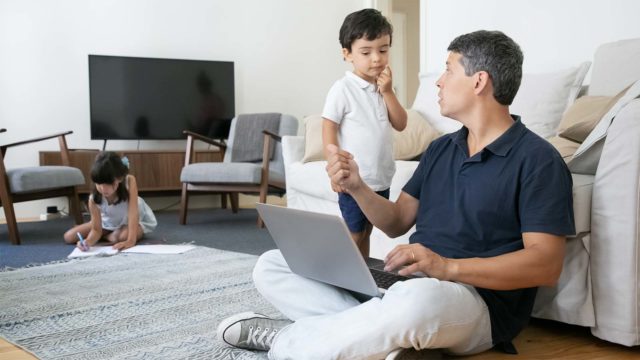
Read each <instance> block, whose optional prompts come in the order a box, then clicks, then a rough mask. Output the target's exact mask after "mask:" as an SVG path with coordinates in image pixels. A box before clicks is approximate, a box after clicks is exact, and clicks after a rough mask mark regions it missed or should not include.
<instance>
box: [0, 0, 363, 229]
mask: <svg viewBox="0 0 640 360" xmlns="http://www.w3.org/2000/svg"><path fill="white" fill-rule="evenodd" d="M363 5H364V2H363V1H362V0H328V1H314V0H268V1H264V0H241V1H229V0H135V1H131V0H109V1H105V0H57V1H49V0H2V1H0V127H4V128H7V129H8V131H7V132H6V133H4V134H0V143H8V142H12V141H17V140H22V139H25V138H29V137H35V136H40V135H45V134H49V133H54V132H58V131H63V130H73V131H74V134H72V135H71V136H70V137H69V138H68V143H69V146H70V147H73V148H100V147H101V146H102V142H101V141H91V140H90V133H89V92H88V68H87V54H103V55H125V56H144V57H165V58H179V59H199V60H225V61H234V62H235V71H236V75H235V76H236V90H235V93H236V112H237V113H247V112H263V111H277V112H284V113H290V114H293V115H295V116H296V117H298V118H299V119H302V118H303V117H304V116H306V115H309V114H313V113H318V112H320V111H321V110H322V105H323V103H324V99H325V96H326V92H327V91H328V89H329V87H330V86H331V84H332V83H333V82H334V81H335V80H336V79H338V78H339V77H341V76H342V74H343V71H344V70H345V69H348V67H347V66H346V64H345V63H344V62H343V61H342V56H341V55H340V45H339V42H338V30H339V28H340V25H341V23H342V20H343V19H344V17H345V16H346V15H347V14H348V13H350V12H352V11H355V10H358V9H360V8H362V7H363ZM56 147H57V142H56V141H49V142H44V143H38V144H35V145H33V146H24V147H20V148H19V150H18V151H13V150H14V149H10V150H9V152H8V154H7V159H6V162H7V164H8V166H9V167H12V166H18V165H21V166H27V165H37V164H38V151H39V150H53V149H56ZM137 147H138V143H137V142H135V141H110V142H109V143H108V149H136V148H137ZM140 148H141V149H149V148H173V149H183V148H184V145H183V142H181V141H173V142H166V141H165V142H151V141H143V142H142V143H141V144H140ZM47 203H51V201H47ZM57 204H58V205H59V206H66V205H62V204H64V202H58V203H57ZM44 206H45V205H44V203H42V202H30V203H22V204H18V205H17V207H16V210H17V213H18V217H29V216H37V214H39V213H42V212H43V209H44ZM2 216H3V214H2V212H1V211H0V217H2Z"/></svg>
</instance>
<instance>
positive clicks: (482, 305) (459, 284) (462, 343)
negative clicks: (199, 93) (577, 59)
mask: <svg viewBox="0 0 640 360" xmlns="http://www.w3.org/2000/svg"><path fill="white" fill-rule="evenodd" d="M448 50H449V55H448V58H447V62H446V65H447V66H446V71H445V72H444V74H443V75H442V76H441V77H440V79H439V80H438V81H437V83H436V85H437V86H438V87H439V88H440V92H439V98H440V100H439V105H440V109H441V113H442V114H443V115H445V116H448V117H450V118H453V119H456V120H458V121H460V122H461V123H462V124H463V125H464V127H463V128H462V129H460V130H459V131H458V132H455V133H452V134H447V135H444V136H442V137H441V138H439V139H437V140H435V141H434V142H433V143H431V144H430V146H429V147H428V149H427V150H426V151H425V153H424V154H423V156H422V158H421V160H420V164H419V165H418V168H417V169H416V171H415V173H414V175H413V176H412V178H411V179H410V180H409V182H408V183H407V184H406V185H405V187H404V188H403V192H402V193H401V195H400V197H399V198H398V200H397V201H396V202H395V203H394V202H390V201H388V200H386V199H383V198H382V197H380V196H377V195H376V194H375V193H374V192H373V191H372V190H371V189H369V188H368V187H367V186H366V185H365V184H364V183H363V181H362V179H361V178H360V176H359V174H358V167H357V164H356V163H355V161H354V160H353V159H352V157H351V155H350V154H349V153H347V152H345V151H343V150H340V149H338V148H336V147H335V146H333V147H331V148H330V149H329V151H330V152H331V156H330V158H329V161H328V165H327V172H328V173H329V176H330V178H331V181H332V182H333V185H334V186H337V187H339V188H340V189H341V190H342V191H345V192H348V193H349V194H350V195H351V196H353V198H354V199H355V200H356V201H357V203H358V205H359V206H360V207H361V208H362V210H363V212H364V213H365V215H366V216H367V218H368V219H369V220H370V221H371V223H373V224H374V225H375V226H376V227H378V228H380V229H381V230H382V231H384V232H385V233H387V234H388V235H389V236H398V235H400V234H403V233H405V232H406V231H408V230H409V229H410V228H411V227H412V225H413V224H416V232H415V233H414V234H412V236H411V238H410V244H408V245H399V246H397V247H396V248H394V249H393V250H392V251H391V252H390V253H389V254H388V255H387V257H386V259H385V263H386V269H387V270H392V269H397V268H400V267H402V266H404V265H406V267H405V268H403V269H402V270H400V274H405V275H406V274H410V273H414V272H422V273H424V274H426V276H427V277H424V278H419V279H412V280H408V281H404V282H399V283H396V284H394V285H393V286H392V287H390V288H389V289H388V290H387V292H386V293H385V296H384V297H383V298H382V299H378V298H374V299H371V300H369V301H366V302H363V303H360V302H359V301H358V300H356V299H355V298H354V297H353V296H352V295H351V294H350V293H349V292H347V291H344V290H342V289H338V288H335V287H333V286H330V285H327V284H323V283H319V282H317V281H313V280H309V279H305V278H302V277H300V276H297V275H295V274H293V273H291V271H290V270H289V268H288V267H287V265H286V262H285V261H284V259H283V258H282V255H281V254H280V253H279V252H278V251H271V252H267V253H265V254H263V255H262V256H261V257H260V259H259V261H258V263H257V264H256V268H255V269H254V281H255V283H256V287H257V288H258V290H259V291H260V292H261V293H262V294H263V296H264V297H265V298H266V299H267V300H269V301H270V302H271V303H272V304H274V306H275V307H276V308H278V309H279V310H280V311H281V312H282V313H283V314H284V315H285V316H287V317H288V318H289V319H291V320H292V321H294V322H291V321H288V320H271V319H267V318H265V317H263V316H261V315H257V314H253V313H245V314H241V315H239V316H236V317H232V318H229V319H227V320H225V321H223V323H222V324H221V325H220V327H219V328H218V336H219V337H220V338H221V339H223V340H224V341H226V342H227V343H230V344H231V345H234V346H239V347H245V348H253V349H256V348H258V349H263V350H269V349H270V352H269V356H270V358H272V359H281V358H282V359H284V358H292V359H306V358H317V359H337V358H354V359H356V358H357V359H379V358H384V357H385V356H386V355H387V354H388V353H390V352H391V351H393V350H394V349H398V348H415V349H426V348H441V349H444V351H446V352H448V353H451V354H458V355H464V354H473V353H478V352H481V351H485V350H487V349H490V348H491V347H493V346H496V347H498V348H500V349H502V350H504V351H507V352H515V349H514V348H513V346H512V345H511V340H512V339H513V338H514V337H515V336H516V335H517V334H518V333H519V332H520V330H522V328H523V327H524V326H525V325H526V323H527V322H528V320H529V317H530V314H531V310H532V308H533V302H534V299H535V294H536V287H537V286H543V285H554V284H555V283H556V281H557V279H558V277H559V276H560V272H561V270H562V263H563V257H564V244H565V235H568V234H573V233H574V231H575V230H574V221H573V204H572V181H571V175H570V173H569V170H568V169H567V167H566V166H565V163H564V161H563V160H562V159H561V157H560V155H559V154H558V153H557V151H555V149H553V148H552V147H551V145H550V144H549V143H548V142H546V141H545V140H544V139H542V138H540V137H538V136H537V135H535V134H533V133H532V132H531V131H529V130H527V129H526V127H525V126H524V125H523V124H522V123H521V122H520V118H519V117H518V116H515V115H510V114H509V108H508V106H509V105H510V104H511V102H512V101H513V98H514V97H515V95H516V93H517V90H518V88H519V86H520V80H521V77H522V61H523V56H522V52H521V51H520V48H519V46H518V45H517V44H516V43H515V42H514V41H513V40H512V39H511V38H509V37H508V36H506V35H504V34H503V33H501V32H498V31H477V32H473V33H470V34H465V35H462V36H459V37H458V38H456V39H454V40H453V42H452V43H451V44H450V45H449V48H448Z"/></svg>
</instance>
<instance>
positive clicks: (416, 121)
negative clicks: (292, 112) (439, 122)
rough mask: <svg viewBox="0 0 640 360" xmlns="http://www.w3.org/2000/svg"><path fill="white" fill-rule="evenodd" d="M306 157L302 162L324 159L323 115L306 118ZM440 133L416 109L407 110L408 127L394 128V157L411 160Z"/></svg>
mask: <svg viewBox="0 0 640 360" xmlns="http://www.w3.org/2000/svg"><path fill="white" fill-rule="evenodd" d="M304 129H305V130H304V136H305V146H304V157H303V158H302V162H309V161H320V160H324V152H323V150H322V116H320V115H311V116H307V117H306V118H305V119H304ZM438 136H440V133H439V132H438V131H437V130H436V129H434V128H433V127H432V126H431V125H430V124H429V122H427V121H426V120H425V119H424V118H423V117H422V115H420V113H418V112H417V111H416V110H413V109H410V110H407V127H406V128H405V129H404V130H403V131H396V130H393V157H394V159H396V160H409V159H413V158H415V157H416V156H418V155H420V154H422V153H423V152H424V151H425V149H426V148H427V146H429V144H430V143H431V141H433V140H434V139H435V138H437V137H438Z"/></svg>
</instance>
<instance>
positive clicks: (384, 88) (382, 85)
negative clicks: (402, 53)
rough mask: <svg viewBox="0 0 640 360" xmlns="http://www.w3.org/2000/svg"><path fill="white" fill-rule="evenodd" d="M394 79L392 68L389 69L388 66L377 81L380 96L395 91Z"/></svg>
mask: <svg viewBox="0 0 640 360" xmlns="http://www.w3.org/2000/svg"><path fill="white" fill-rule="evenodd" d="M392 79H393V76H392V75H391V68H390V67H389V65H387V66H386V67H385V68H384V70H382V72H381V73H380V75H378V78H377V79H376V83H377V84H378V91H379V92H380V94H384V93H388V92H392V91H393V84H392Z"/></svg>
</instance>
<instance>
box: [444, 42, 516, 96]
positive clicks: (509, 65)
mask: <svg viewBox="0 0 640 360" xmlns="http://www.w3.org/2000/svg"><path fill="white" fill-rule="evenodd" d="M447 50H449V51H453V52H456V53H458V54H461V55H462V57H461V58H460V63H461V64H462V66H463V67H464V72H465V74H466V75H467V76H471V75H473V74H475V73H476V72H478V71H486V72H487V73H489V77H490V78H491V81H492V82H493V97H494V98H495V99H496V101H498V102H499V103H500V104H502V105H511V103H512V102H513V98H515V96H516V94H517V93H518V89H519V88H520V81H521V80H522V62H523V60H524V57H523V55H522V50H520V46H518V44H516V42H515V41H513V39H511V38H510V37H508V36H507V35H505V34H504V33H502V32H500V31H487V30H480V31H475V32H472V33H469V34H464V35H460V36H458V37H457V38H455V39H453V41H452V42H451V44H449V47H448V48H447Z"/></svg>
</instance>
